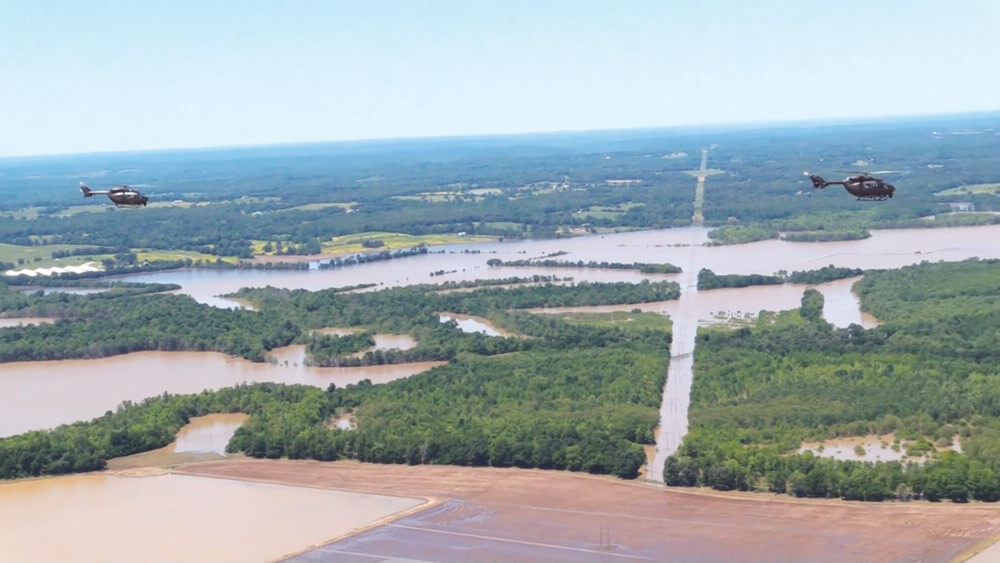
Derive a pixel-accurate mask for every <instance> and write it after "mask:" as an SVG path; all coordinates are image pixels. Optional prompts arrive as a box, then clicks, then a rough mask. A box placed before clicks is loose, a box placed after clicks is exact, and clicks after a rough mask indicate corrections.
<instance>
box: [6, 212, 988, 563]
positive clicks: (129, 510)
mask: <svg viewBox="0 0 1000 563" xmlns="http://www.w3.org/2000/svg"><path fill="white" fill-rule="evenodd" d="M998 236H1000V226H990V227H970V228H956V229H935V230H929V229H928V230H919V229H918V230H907V231H883V232H874V233H873V236H872V237H871V238H869V239H865V240H861V241H847V242H837V243H786V242H782V241H764V242H759V243H753V244H747V245H740V246H736V247H712V246H707V245H706V243H707V240H708V239H707V230H705V229H699V228H689V229H676V230H670V231H650V232H638V233H623V234H618V235H604V236H589V237H581V238H579V239H561V240H548V241H515V242H504V243H487V244H480V245H458V246H452V247H446V248H445V249H444V252H440V253H439V252H434V253H431V254H428V255H422V256H416V257H412V258H406V259H402V260H399V261H389V262H379V263H372V264H365V265H362V266H350V267H345V268H338V269H332V270H317V271H255V270H232V271H220V270H181V271H176V272H160V273H155V274H143V275H139V276H128V277H127V278H126V279H128V280H130V281H149V282H164V283H178V284H180V285H181V286H182V289H181V290H180V291H181V292H182V293H186V294H189V295H192V296H193V297H194V298H195V299H197V300H199V301H201V302H205V303H211V304H215V305H221V306H235V304H234V303H233V302H231V301H227V300H225V299H223V298H220V297H218V296H219V295H221V294H224V293H229V292H232V291H235V290H237V289H239V288H240V287H244V286H255V287H257V286H264V285H274V286H277V287H289V288H303V289H323V288H327V287H343V286H347V285H353V284H357V283H372V282H374V283H377V284H379V287H389V286H393V285H407V284H413V283H440V282H442V281H459V280H471V279H477V278H505V277H512V276H522V277H526V276H531V275H534V274H540V275H553V276H557V277H573V278H574V279H575V280H576V281H584V280H585V281H630V282H636V281H640V280H642V279H650V280H663V279H670V280H676V281H677V282H678V283H679V284H680V285H681V288H682V295H681V298H680V299H678V300H676V301H670V302H662V303H649V304H640V305H636V304H630V305H622V306H615V307H603V308H602V307H594V308H572V309H549V310H544V311H540V312H557V311H562V310H573V311H601V310H622V309H625V310H629V309H633V308H639V309H642V310H646V311H656V312H660V313H663V314H667V315H670V316H671V318H672V319H673V322H674V343H673V345H672V348H671V350H670V356H671V359H670V363H669V377H668V380H667V384H666V387H665V389H664V395H663V401H662V406H661V410H660V414H661V420H660V428H659V429H658V431H657V446H656V452H655V459H654V462H653V463H652V464H651V465H650V467H649V468H648V475H649V477H650V478H652V479H659V478H662V462H663V460H664V459H665V457H666V456H667V455H669V454H670V453H672V452H673V451H674V450H675V449H676V447H677V446H678V445H679V444H680V441H681V440H682V439H683V436H684V434H685V433H686V429H687V409H688V403H689V398H690V397H689V395H690V386H691V382H692V378H693V374H692V371H691V370H692V365H691V364H692V362H693V353H692V352H693V351H694V343H695V335H696V332H697V329H698V327H699V326H702V325H705V324H709V323H714V322H728V321H729V320H731V319H734V318H746V317H751V316H754V315H756V314H757V313H758V312H759V311H761V310H772V311H774V310H786V309H793V308H795V307H798V305H799V301H800V299H801V296H802V292H803V291H804V289H805V288H806V287H809V286H801V285H790V284H788V285H783V286H765V287H751V288H743V289H722V290H713V291H701V292H699V291H697V288H696V287H695V279H696V276H697V272H698V270H699V269H701V268H710V269H712V270H713V271H715V272H716V273H719V274H728V273H744V274H750V273H763V274H769V273H774V272H777V271H779V270H785V271H796V270H808V269H815V268H820V267H823V266H826V265H830V264H832V265H835V266H849V267H860V268H887V267H899V266H903V265H908V264H913V263H917V262H920V261H922V260H932V261H937V260H962V259H965V258H969V257H982V258H997V257H1000V245H996V244H993V243H992V241H994V240H997V238H998ZM557 251H564V252H566V253H567V255H565V256H564V259H565V260H568V261H577V260H584V261H591V260H593V261H609V262H629V261H636V262H654V263H656V262H669V263H672V264H676V265H679V266H681V267H682V268H683V269H684V272H683V273H681V274H675V275H643V274H640V273H638V272H635V271H628V270H595V269H588V268H579V269H567V268H549V269H545V268H534V267H528V268H515V267H488V266H486V260H488V259H489V258H494V257H496V258H500V259H502V260H522V259H526V258H532V257H543V256H545V255H547V254H550V253H552V252H557ZM401 266H404V267H401ZM440 271H444V272H446V273H445V274H444V275H431V274H432V273H433V272H440ZM854 281H856V280H839V281H836V282H830V283H827V284H819V285H817V286H815V287H816V289H817V290H819V291H820V292H821V293H823V295H824V297H825V301H826V302H825V307H824V316H825V318H826V319H827V320H828V321H830V322H832V323H833V324H835V325H837V326H847V325H849V324H851V323H857V324H860V325H862V326H865V327H872V326H875V325H876V324H877V319H873V318H871V317H870V316H866V315H865V314H864V313H863V312H861V311H860V308H859V305H858V299H857V296H856V295H854V294H853V293H852V292H851V285H852V284H853V283H854ZM8 320H9V319H8ZM456 320H458V321H460V322H469V321H471V324H468V325H467V326H466V328H465V330H495V329H493V327H489V326H488V324H484V323H483V321H482V319H458V318H457V317H456ZM376 345H377V346H389V347H400V348H401V347H402V346H406V345H409V343H408V342H407V341H406V337H403V336H398V337H390V340H389V341H378V339H377V343H376ZM664 345H665V346H666V343H665V344H664ZM273 356H274V362H273V363H270V364H255V363H252V362H248V361H245V360H242V359H237V358H232V357H228V356H225V355H223V354H218V353H211V352H208V353H193V352H141V353H136V354H127V355H124V356H117V357H112V358H104V359H99V360H67V361H57V362H17V363H8V364H0V436H8V435H11V434H16V433H19V432H23V431H26V430H31V429H41V428H50V427H53V426H55V425H58V424H62V423H66V422H72V421H75V420H79V419H89V418H92V417H96V416H100V415H102V414H103V413H104V412H105V411H106V410H111V409H114V408H115V406H116V405H117V404H119V403H120V402H121V401H122V400H132V401H139V400H142V399H143V398H146V397H149V396H153V395H157V394H160V393H162V392H164V391H169V392H171V393H191V392H197V391H201V390H202V389H206V388H207V389H216V388H220V387H226V386H231V385H235V384H237V383H241V382H245V381H246V382H249V381H279V382H285V383H304V384H309V385H315V386H317V387H321V388H325V387H326V386H327V385H329V384H330V383H336V384H337V385H338V386H341V385H347V384H349V383H356V382H357V381H360V380H362V379H370V380H372V381H373V382H375V383H384V382H387V381H392V380H394V379H398V378H401V377H408V376H410V375H412V374H414V373H418V372H420V371H423V370H426V369H429V368H430V367H432V366H434V365H436V364H435V363H432V362H428V363H421V364H408V365H401V366H373V367H363V368H311V367H306V366H304V365H303V363H304V362H303V361H302V360H303V359H304V350H303V349H302V348H301V347H288V348H285V349H281V350H276V351H275V353H274V354H273ZM213 424H214V423H213ZM229 424H233V422H230V423H229ZM234 429H235V427H234V426H230V427H227V428H223V429H218V430H213V431H207V433H206V434H202V435H201V436H200V437H199V433H200V432H201V431H200V430H199V431H192V434H190V435H188V436H185V437H181V436H178V441H177V442H176V446H175V448H179V449H176V450H175V451H174V452H172V455H180V454H183V453H184V452H189V453H191V452H195V451H199V450H200V449H201V448H205V441H206V440H207V442H208V447H207V450H208V451H207V452H206V453H204V455H214V456H221V454H220V453H219V452H218V448H219V447H220V446H223V447H224V445H223V442H224V441H226V440H227V438H223V437H221V436H222V435H223V434H224V433H226V432H231V431H232V430H234ZM206 436H208V437H207V438H206ZM185 444H188V445H185ZM192 444H200V445H192ZM824 449H826V448H824ZM868 452H869V449H868V448H866V455H869V454H868ZM849 453H850V454H854V453H855V452H854V448H853V446H852V448H851V451H850V452H849ZM873 453H874V454H875V455H882V453H881V452H878V451H873ZM227 463H230V462H227ZM406 469H407V470H411V469H412V468H406ZM469 479H472V477H470V478H469ZM373 486H377V484H375V485H373ZM379 490H381V489H379ZM302 491H306V492H305V493H302ZM338 494H340V493H335V492H333V491H318V490H315V489H299V488H296V487H279V486H276V485H265V484H260V483H248V482H243V481H234V480H226V479H206V478H201V477H193V476H181V475H159V476H156V477H146V478H134V477H132V478H130V477H126V476H124V475H112V474H100V475H84V476H75V477H65V478H55V479H43V480H33V481H23V482H16V483H7V484H3V485H0V545H4V546H8V545H9V546H10V550H9V551H7V552H6V553H5V555H6V554H7V553H9V554H11V556H12V558H13V559H15V560H23V559H33V560H67V559H73V558H76V557H74V554H76V556H77V557H78V555H79V553H87V554H88V558H90V557H89V556H90V555H91V554H92V555H93V557H92V558H93V559H98V560H157V559H158V558H162V559H164V560H212V561H225V560H241V561H244V560H260V559H268V558H274V557H280V556H282V555H286V554H290V553H293V552H295V551H298V550H300V549H303V548H305V547H307V546H309V545H316V544H318V543H322V542H325V541H327V540H328V539H330V538H332V537H333V536H336V535H339V534H340V533H344V532H346V531H348V530H351V529H356V528H358V527H359V526H362V525H364V524H365V523H366V522H369V521H371V519H374V518H379V517H380V516H378V514H383V515H384V514H388V513H392V512H394V511H398V510H406V509H407V508H412V507H414V506H417V505H418V504H419V503H420V502H421V501H416V500H412V499H388V500H384V499H385V497H373V498H371V499H369V498H367V497H365V496H364V495H362V496H359V497H350V498H347V497H339V496H327V495H338ZM671 498H673V497H671ZM678 498H680V497H678ZM140 499H141V500H140ZM313 503H316V504H313ZM151 506H156V507H157V510H150V509H149V507H151ZM824 506H825V505H824ZM247 507H249V508H247ZM327 510H329V511H330V512H329V513H327V512H325V511H327ZM724 510H725V511H728V510H729V509H724ZM785 510H786V508H784V507H780V510H779V511H782V512H783V511H785ZM824 510H825V509H824ZM728 513H730V512H727V514H728ZM303 515H308V516H303ZM682 517H683V518H685V519H686V518H687V515H685V516H677V518H682ZM671 518H672V517H671ZM669 519H670V518H668V520H669ZM876 520H877V519H876ZM639 521H642V520H641V518H640V519H637V520H636V522H639ZM38 522H45V523H46V524H45V525H44V526H38V524H37V523H38ZM588 523H592V522H590V521H589V520H588ZM708 525H709V524H706V526H708ZM716 526H717V524H716ZM746 526H749V528H747V529H753V523H752V522H751V523H747V524H746V525H745V527H746ZM789 526H792V524H789ZM706 529H708V528H706ZM711 529H715V528H711ZM859 529H860V528H859ZM866 529H867V528H866ZM341 530H342V531H341ZM700 533H702V532H699V534H700ZM748 533H749V532H748ZM859 533H861V532H859ZM977 533H978V532H977ZM52 534H56V535H57V536H58V537H59V538H60V541H59V542H51V541H48V540H47V538H49V537H51V535H52ZM178 537H184V538H185V541H184V542H178V541H176V538H178ZM741 537H743V536H741ZM866 537H867V536H866ZM976 537H979V536H976ZM121 538H124V539H121ZM829 539H830V542H832V543H831V544H830V545H840V544H838V543H837V541H839V540H837V539H836V538H833V537H831V538H829ZM878 539H879V540H880V539H881V536H880V538H878ZM118 540H120V541H118ZM187 540H190V541H187ZM733 541H736V542H737V543H739V542H740V541H743V540H741V539H738V538H737V539H734V540H733ZM867 541H869V542H870V543H869V544H868V547H870V548H872V549H875V547H877V544H878V541H877V540H875V539H871V540H867ZM966 543H967V542H966ZM691 545H692V549H694V544H691ZM733 545H736V544H733ZM758 547H759V546H758ZM761 549H764V548H763V547H761ZM901 549H902V548H901ZM949 549H951V548H949ZM498 553H501V552H498ZM567 553H568V552H567ZM573 553H574V554H575V555H579V553H576V552H573ZM691 553H696V551H692V552H691ZM698 553H702V552H698ZM704 553H707V552H704ZM782 553H784V555H786V556H789V555H790V554H789V553H785V552H782ZM809 553H814V552H809ZM865 553H868V554H871V553H875V551H865ZM908 553H909V552H908ZM913 553H916V552H913ZM940 553H948V554H952V555H953V554H954V553H955V551H948V550H945V551H943V552H940ZM340 555H343V554H340ZM797 555H798V556H802V553H800V552H797Z"/></svg>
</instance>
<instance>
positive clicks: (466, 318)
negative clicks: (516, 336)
mask: <svg viewBox="0 0 1000 563" xmlns="http://www.w3.org/2000/svg"><path fill="white" fill-rule="evenodd" d="M438 318H439V319H440V320H441V322H443V323H447V322H451V321H455V324H456V325H458V329H459V330H461V331H462V332H469V333H472V332H479V333H482V334H485V335H486V336H503V337H507V336H510V333H509V332H507V331H505V330H501V329H499V328H497V327H495V326H493V324H492V323H490V322H489V321H488V320H486V319H484V318H482V317H476V316H473V315H459V314H456V313H441V314H440V315H438Z"/></svg>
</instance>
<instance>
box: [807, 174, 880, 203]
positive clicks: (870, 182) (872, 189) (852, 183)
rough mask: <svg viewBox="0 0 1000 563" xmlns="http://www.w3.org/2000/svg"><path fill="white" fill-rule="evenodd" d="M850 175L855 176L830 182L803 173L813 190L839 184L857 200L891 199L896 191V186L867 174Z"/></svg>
mask: <svg viewBox="0 0 1000 563" xmlns="http://www.w3.org/2000/svg"><path fill="white" fill-rule="evenodd" d="M852 173H853V174H857V176H849V177H847V178H844V179H843V180H841V181H838V182H830V181H827V180H824V179H823V178H822V177H821V176H816V175H814V174H810V173H808V172H804V174H805V175H806V176H809V179H810V180H812V183H813V188H815V189H817V190H821V189H823V188H825V187H827V186H834V185H837V184H839V185H841V186H844V189H845V190H847V191H848V192H849V193H850V194H851V195H853V196H855V197H857V198H858V200H864V201H882V200H884V199H888V198H890V197H892V194H893V193H894V192H895V191H896V186H893V185H892V184H889V183H886V181H885V180H883V179H882V178H878V177H875V176H872V175H871V174H869V173H867V172H859V171H854V172H852Z"/></svg>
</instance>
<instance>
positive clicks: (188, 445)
mask: <svg viewBox="0 0 1000 563" xmlns="http://www.w3.org/2000/svg"><path fill="white" fill-rule="evenodd" d="M248 418H250V416H249V415H247V414H243V413H239V412H234V413H217V414H210V415H206V416H196V417H192V418H191V420H190V421H188V423H187V424H186V425H185V426H184V427H183V428H181V429H180V431H179V432H177V437H176V439H175V440H174V441H173V442H172V443H170V445H168V446H166V448H165V449H166V451H167V452H168V453H176V454H180V453H212V454H219V455H224V454H225V453H226V445H227V444H229V440H230V439H232V437H233V434H235V433H236V429H237V428H239V427H240V426H242V425H243V423H244V422H246V420H247V419H248Z"/></svg>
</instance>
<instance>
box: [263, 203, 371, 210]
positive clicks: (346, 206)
mask: <svg viewBox="0 0 1000 563" xmlns="http://www.w3.org/2000/svg"><path fill="white" fill-rule="evenodd" d="M357 205H358V202H356V201H350V202H346V203H307V204H305V205H297V206H295V207H289V208H288V209H283V210H282V211H320V210H323V209H330V208H331V207H339V208H341V209H343V210H345V211H347V210H350V209H354V208H355V207H357Z"/></svg>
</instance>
